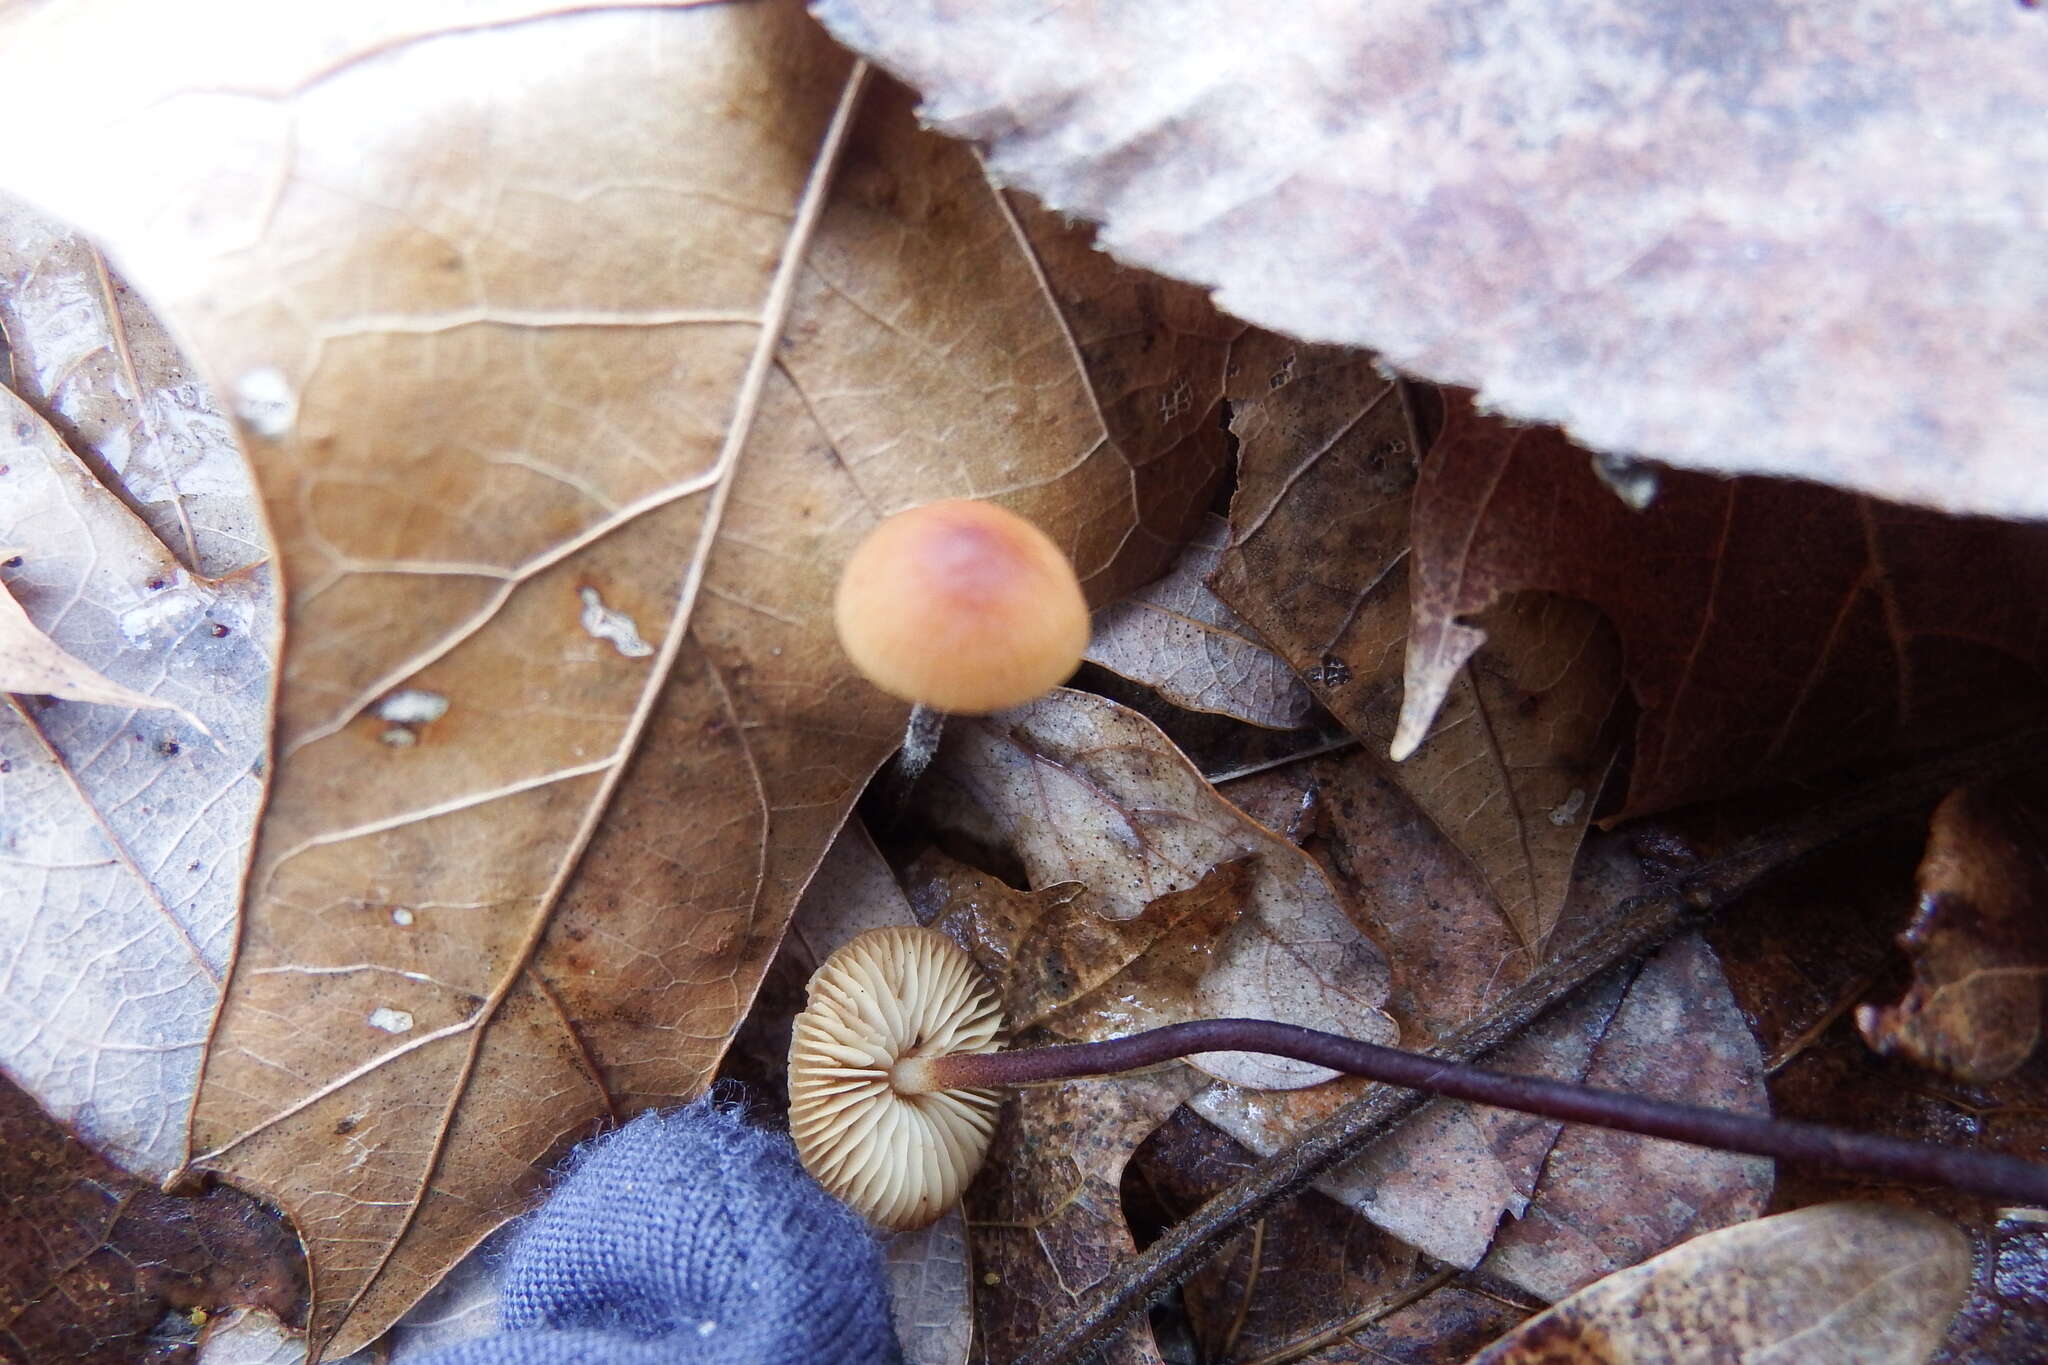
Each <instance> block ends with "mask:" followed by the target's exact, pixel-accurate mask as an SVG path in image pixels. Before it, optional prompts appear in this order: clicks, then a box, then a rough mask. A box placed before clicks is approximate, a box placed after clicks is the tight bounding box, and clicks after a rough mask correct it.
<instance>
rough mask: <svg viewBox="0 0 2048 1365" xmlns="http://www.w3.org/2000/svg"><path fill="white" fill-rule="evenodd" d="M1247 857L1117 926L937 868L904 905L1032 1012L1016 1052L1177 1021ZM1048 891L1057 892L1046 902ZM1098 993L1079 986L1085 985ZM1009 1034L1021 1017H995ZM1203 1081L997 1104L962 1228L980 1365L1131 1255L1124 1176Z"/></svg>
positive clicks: (1152, 1078) (1156, 1074)
mask: <svg viewBox="0 0 2048 1365" xmlns="http://www.w3.org/2000/svg"><path fill="white" fill-rule="evenodd" d="M1250 883H1251V877H1250V867H1249V865H1248V863H1247V861H1246V860H1243V859H1239V860H1236V861H1233V862H1229V863H1224V864H1222V865H1220V866H1218V867H1216V868H1214V869H1213V870H1211V871H1210V872H1209V873H1208V874H1207V875H1206V876H1204V877H1203V878H1202V879H1201V881H1199V882H1198V883H1196V884H1195V885H1194V886H1192V887H1189V888H1186V889H1184V890H1179V891H1169V892H1166V893H1165V894H1163V895H1161V896H1159V897H1158V898H1157V899H1155V900H1153V901H1152V902H1150V903H1149V904H1147V905H1145V906H1143V907H1142V908H1140V910H1139V912H1138V913H1137V914H1136V915H1134V916H1132V917H1131V918H1129V919H1127V920H1123V921H1121V922H1117V923H1113V924H1098V925H1094V926H1090V925H1087V924H1086V918H1087V917H1088V916H1089V915H1091V914H1093V913H1094V912H1092V911H1090V910H1088V909H1086V907H1085V901H1084V898H1083V897H1082V896H1079V895H1076V894H1075V889H1074V888H1072V887H1066V886H1061V887H1054V888H1047V889H1046V890H1045V891H1040V892H1028V891H1019V890H1017V889H1016V888H1013V887H1006V886H1004V885H1003V884H1002V883H1000V882H998V881H996V880H995V879H993V878H990V877H988V876H987V875H986V874H983V873H979V872H977V871H975V870H974V869H972V868H969V867H967V866H965V865H963V864H961V863H958V862H955V861H953V860H951V859H948V858H944V857H941V856H926V857H924V858H921V859H920V860H919V861H918V863H917V864H916V865H914V867H913V868H912V869H911V873H910V879H909V888H910V898H911V901H912V903H913V904H915V905H917V906H919V907H920V908H921V909H923V910H926V911H929V912H930V913H931V914H932V915H933V916H935V918H933V919H932V923H933V924H934V926H935V927H937V928H939V929H941V930H943V931H944V932H946V933H948V934H950V935H952V936H953V938H954V939H955V941H957V942H959V943H960V944H961V945H962V947H964V948H965V949H966V950H967V951H968V952H969V953H970V954H972V955H973V956H974V957H975V959H976V961H977V962H979V963H980V965H981V967H982V969H983V970H984V971H985V972H986V973H987V974H988V977H989V980H990V981H992V982H994V983H995V984H996V987H997V989H998V991H999V993H1000V994H1001V995H1002V997H1003V1000H1004V1002H1005V1011H1006V1014H1007V1013H1008V1010H1009V1008H1010V1006H1011V1004H1012V1002H1015V1003H1016V1004H1017V1005H1019V1006H1021V1007H1022V1008H1023V1009H1024V1010H1025V1011H1027V1012H1031V1011H1034V1010H1035V1011H1038V1012H1040V1013H1043V1011H1044V1010H1045V1008H1046V1007H1048V1006H1050V1005H1052V1004H1054V1003H1058V1004H1059V1005H1060V1007H1059V1008H1058V1009H1057V1010H1056V1011H1055V1012H1053V1013H1051V1014H1050V1015H1049V1016H1047V1017H1046V1018H1045V1019H1044V1022H1043V1024H1042V1025H1041V1026H1039V1027H1037V1028H1031V1027H1028V1026H1027V1027H1025V1028H1023V1029H1022V1030H1021V1033H1022V1036H1021V1037H1020V1038H1019V1040H1018V1041H1019V1042H1020V1043H1021V1044H1023V1045H1027V1046H1028V1045H1031V1044H1033V1043H1036V1042H1040V1041H1065V1040H1093V1039H1100V1038H1111V1037H1117V1036H1119V1035H1122V1034H1127V1033H1130V1032H1132V1031H1133V1030H1134V1029H1142V1028H1149V1027H1152V1026H1154V1025H1155V1024H1158V1023H1161V1022H1164V1020H1163V1019H1162V1018H1161V1017H1160V1016H1161V1015H1162V1014H1178V1015H1180V1016H1182V1017H1185V1016H1186V1014H1187V1013H1188V1012H1189V1010H1190V1007H1191V1003H1192V1001H1193V999H1194V996H1195V994H1196V992H1197V991H1198V989H1199V985H1200V981H1201V979H1202V976H1203V975H1204V974H1205V972H1206V969H1207V968H1208V966H1209V965H1210V962H1211V959H1212V955H1213V952H1214V945H1215V944H1216V943H1217V942H1219V941H1220V940H1221V939H1222V938H1223V936H1224V933H1225V932H1226V931H1227V930H1228V928H1229V927H1230V925H1231V924H1232V923H1233V922H1234V921H1236V920H1237V919H1238V918H1239V917H1240V916H1241V915H1243V914H1244V913H1245V912H1246V907H1247V902H1248V900H1249V899H1250V891H1251V885H1250ZM1049 893H1056V894H1049ZM1077 973H1079V974H1081V975H1083V976H1085V977H1086V978H1087V979H1088V980H1090V981H1092V982H1093V983H1094V984H1093V985H1092V987H1087V988H1085V989H1084V988H1082V987H1081V986H1080V979H1081V978H1080V976H1077ZM1005 1022H1006V1026H1007V1027H1010V1028H1013V1029H1015V1028H1017V1027H1018V1020H1017V1019H1014V1018H1010V1019H1006V1021H1005ZM1199 1083H1200V1078H1199V1076H1198V1074H1197V1073H1196V1072H1195V1071H1194V1070H1193V1069H1192V1068H1190V1067H1188V1066H1185V1065H1182V1064H1180V1063H1178V1062H1176V1063H1173V1064H1171V1065H1169V1066H1167V1067H1164V1068H1161V1069H1158V1070H1155V1071H1148V1072H1142V1073H1138V1074H1136V1075H1130V1076H1119V1077H1113V1078H1109V1079H1104V1080H1083V1081H1068V1082H1063V1083H1060V1084H1057V1085H1049V1086H1028V1087H1024V1088H1022V1089H1020V1090H1018V1091H1016V1092H1015V1093H1014V1094H1013V1095H1012V1096H1011V1097H1010V1100H1009V1102H1008V1103H1006V1105H1005V1106H1004V1110H1003V1114H1002V1117H1001V1119H1000V1120H999V1123H998V1126H997V1129H996V1135H995V1140H994V1142H993V1144H992V1145H991V1148H990V1152H989V1159H988V1166H987V1167H986V1168H985V1169H984V1171H983V1172H982V1174H981V1175H980V1177H978V1178H977V1179H976V1181H975V1183H974V1185H973V1186H972V1187H971V1188H970V1189H969V1190H968V1195H967V1210H968V1215H969V1217H968V1228H969V1231H970V1233H971V1235H972V1236H973V1239H974V1247H975V1268H976V1274H977V1278H978V1282H979V1283H980V1284H981V1285H982V1286H983V1289H984V1291H985V1292H984V1293H983V1294H982V1296H981V1298H980V1302H979V1310H980V1311H979V1315H978V1316H979V1321H980V1323H981V1325H982V1344H983V1350H984V1352H985V1355H986V1358H987V1359H990V1360H1011V1359H1014V1358H1016V1356H1017V1355H1019V1354H1020V1353H1021V1352H1022V1350H1023V1348H1024V1345H1025V1344H1026V1343H1028V1342H1029V1341H1031V1340H1033V1339H1034V1338H1036V1337H1037V1336H1038V1335H1039V1334H1040V1333H1042V1332H1043V1331H1044V1330H1045V1329H1046V1328H1047V1327H1048V1326H1050V1325H1051V1324H1052V1323H1053V1322H1055V1321H1057V1320H1058V1318H1059V1317H1060V1316H1061V1315H1062V1314H1063V1313H1065V1312H1067V1311H1069V1310H1070V1309H1071V1308H1072V1306H1073V1305H1074V1303H1075V1301H1076V1299H1077V1297H1078V1296H1079V1295H1080V1294H1081V1293H1082V1292H1083V1291H1085V1290H1086V1289H1087V1288H1088V1287H1089V1286H1090V1285H1093V1284H1095V1283H1096V1282H1097V1281H1098V1280H1100V1279H1101V1278H1102V1277H1103V1276H1104V1275H1105V1274H1106V1273H1108V1271H1109V1269H1110V1268H1111V1267H1112V1266H1114V1265H1115V1264H1116V1263H1117V1262H1118V1261H1119V1260H1122V1259H1123V1258H1125V1257H1128V1256H1129V1255H1130V1254H1131V1252H1132V1251H1133V1250H1135V1247H1134V1245H1133V1243H1132V1238H1131V1232H1130V1229H1129V1227H1128V1225H1127V1224H1126V1222H1125V1219H1124V1210H1123V1202H1122V1199H1121V1197H1120V1195H1119V1188H1120V1185H1121V1181H1122V1172H1123V1167H1124V1164H1125V1163H1126V1162H1127V1161H1128V1160H1129V1158H1130V1155H1131V1153H1132V1151H1133V1150H1135V1149H1136V1147H1137V1146H1138V1144H1139V1143H1140V1142H1142V1141H1143V1140H1144V1139H1145V1137H1146V1135H1147V1134H1149V1133H1150V1132H1151V1131H1152V1130H1153V1129H1154V1128H1156V1127H1157V1126H1158V1124H1159V1122H1160V1120H1162V1119H1164V1118H1165V1117H1166V1115H1167V1114H1169V1113H1171V1112H1172V1111H1173V1109H1174V1108H1175V1107H1176V1106H1178V1105H1179V1103H1180V1102H1181V1101H1182V1100H1183V1099H1185V1098H1186V1097H1187V1095H1188V1094H1189V1093H1190V1092H1192V1091H1193V1090H1194V1089H1195V1087H1196V1086H1197V1085H1198V1084H1199ZM1105 1358H1106V1359H1109V1360H1113V1361H1118V1362H1123V1363H1124V1365H1158V1362H1159V1359H1160V1358H1159V1355H1158V1353H1157V1351H1156V1349H1155V1348H1154V1346H1153V1343H1152V1341H1151V1338H1150V1334H1149V1333H1146V1332H1143V1331H1130V1332H1125V1333H1123V1334H1122V1335H1121V1336H1119V1337H1118V1338H1116V1340H1115V1341H1114V1342H1112V1343H1111V1344H1110V1345H1109V1347H1108V1348H1107V1351H1106V1357H1105Z"/></svg>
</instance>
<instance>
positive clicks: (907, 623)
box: [833, 498, 1088, 715]
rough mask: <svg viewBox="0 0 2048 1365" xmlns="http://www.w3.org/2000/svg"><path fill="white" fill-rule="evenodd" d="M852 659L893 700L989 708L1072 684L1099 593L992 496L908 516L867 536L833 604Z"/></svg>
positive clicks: (972, 710)
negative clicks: (1087, 591) (1091, 600)
mask: <svg viewBox="0 0 2048 1365" xmlns="http://www.w3.org/2000/svg"><path fill="white" fill-rule="evenodd" d="M833 622H834V624H835V625H836V626H837V628H838V631H839V642H840V644H841V645H842V646H844V648H845V650H846V656H847V658H848V659H850V660H852V662H853V666H854V667H855V668H857V669H859V670H860V672H861V674H862V675H863V676H864V677H866V678H867V679H868V681H869V682H872V683H874V684H875V686H877V687H879V688H881V689H882V690H883V691H884V692H887V693H889V694H891V695H892V696H896V697H901V698H902V699H903V700H905V701H913V702H920V703H922V704H924V705H926V706H932V707H936V708H938V709H939V710H941V711H953V712H958V713H961V714H964V715H978V714H984V713H986V712H990V711H1000V710H1003V709H1004V708H1005V707H1010V706H1019V705H1022V704H1023V703H1025V702H1027V701H1030V700H1032V699H1033V698H1034V697H1038V696H1042V695H1043V694H1044V693H1046V692H1048V691H1050V690H1051V689H1052V688H1054V687H1057V686H1058V685H1059V684H1060V683H1062V682H1064V681H1065V680H1066V678H1067V676H1068V675H1069V674H1071V673H1072V672H1073V671H1074V669H1075V668H1076V667H1078V666H1079V665H1080V662H1081V653H1082V651H1083V650H1085V649H1087V648H1088V601H1087V599H1086V598H1085V597H1084V596H1083V595H1082V592H1081V582H1080V580H1079V579H1078V578H1076V577H1075V576H1074V566H1073V564H1072V563H1071V562H1069V561H1068V559H1067V556H1066V555H1065V554H1064V553H1063V552H1062V551H1061V550H1060V548H1059V546H1057V545H1055V544H1054V543H1053V541H1052V539H1051V537H1049V536H1047V535H1046V534H1045V532H1044V531H1041V530H1040V529H1039V528H1038V527H1036V526H1034V525H1032V524H1031V523H1030V522H1028V521H1026V520H1025V519H1024V518H1023V517H1020V516H1018V515H1017V514H1016V513H1015V512H1012V511H1010V510H1008V509H1007V508H1004V507H999V506H997V505H996V504H995V503H992V502H976V501H973V500H971V499H965V498H954V499H949V500H947V501H945V502H933V503H926V504H925V505H923V506H921V507H913V508H910V509H908V510H907V511H903V512H898V513H897V514H896V515H894V516H892V517H890V518H888V519H887V520H886V521H884V522H882V523H881V524H880V525H879V526H876V527H875V528H874V530H872V531H871V532H869V533H868V536H867V538H866V539H865V540H863V541H862V542H861V543H860V546H859V547H858V548H857V549H855V550H854V552H853V554H852V556H851V557H850V558H849V559H848V560H847V562H846V568H845V570H844V571H843V573H842V574H841V575H840V579H839V589H838V593H837V595H836V596H835V598H834V600H833Z"/></svg>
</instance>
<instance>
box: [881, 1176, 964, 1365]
mask: <svg viewBox="0 0 2048 1365" xmlns="http://www.w3.org/2000/svg"><path fill="white" fill-rule="evenodd" d="M882 1256H883V1259H884V1262H885V1264H886V1268H887V1271H888V1276H889V1312H890V1315H891V1317H892V1318H893V1319H894V1321H895V1323H896V1340H897V1341H899V1342H901V1343H902V1345H903V1359H904V1360H905V1361H906V1362H908V1365H966V1360H967V1351H968V1347H969V1346H970V1345H972V1344H973V1341H974V1291H973V1288H972V1285H971V1280H970V1276H971V1275H972V1273H973V1266H972V1265H971V1264H970V1262H969V1260H968V1255H967V1224H966V1221H965V1219H964V1218H963V1217H962V1216H961V1213H960V1210H959V1209H952V1210H950V1211H948V1212H947V1214H946V1216H945V1217H943V1218H941V1219H939V1221H938V1222H936V1223H933V1224H932V1225H931V1226H930V1227H924V1228H919V1229H918V1230H917V1231H916V1232H899V1233H897V1234H896V1235H895V1236H893V1237H891V1238H890V1239H889V1240H888V1243H887V1244H886V1245H884V1246H883V1248H882Z"/></svg>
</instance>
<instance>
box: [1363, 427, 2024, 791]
mask: <svg viewBox="0 0 2048 1365" xmlns="http://www.w3.org/2000/svg"><path fill="white" fill-rule="evenodd" d="M1413 536H1414V545H1415V567H1414V582H1415V588H1414V628H1413V630H1412V632H1411V633H1410V635H1409V637H1408V657H1407V668H1406V677H1407V684H1406V693H1405V695H1404V697H1403V699H1402V707H1401V721H1400V727H1399V731H1398V733H1397V734H1396V736H1395V739H1394V744H1393V750H1394V752H1395V753H1396V754H1400V753H1402V752H1405V751H1406V750H1407V749H1408V748H1409V747H1411V746H1412V745H1413V744H1414V743H1415V742H1416V741H1417V740H1418V739H1420V737H1421V736H1422V735H1423V733H1424V732H1425V730H1426V729H1427V727H1428V726H1429V725H1430V723H1431V718H1432V717H1433V716H1435V714H1436V711H1437V707H1438V704H1439V703H1440V702H1441V701H1442V699H1443V698H1444V696H1445V694H1446V690H1447V689H1448V688H1449V687H1450V686H1451V685H1452V684H1453V683H1454V682H1456V681H1457V680H1458V679H1459V678H1460V677H1461V673H1460V670H1461V669H1462V668H1463V667H1464V665H1465V662H1466V660H1467V659H1469V658H1471V656H1472V652H1473V650H1474V649H1475V648H1477V647H1478V646H1480V645H1481V644H1482V643H1484V641H1485V639H1486V628H1485V624H1484V623H1479V622H1468V621H1467V620H1466V618H1469V617H1472V616H1473V615H1474V614H1475V613H1478V612H1482V611H1484V610H1485V609H1486V608H1488V607H1490V606H1492V605H1493V604H1494V603H1495V602H1497V601H1499V600H1500V598H1501V597H1502V595H1503V594H1506V593H1511V592H1516V591H1522V590H1531V589H1534V590H1542V591H1550V592H1560V593H1565V594H1569V595H1571V596H1574V597H1578V598H1582V599H1584V600H1585V601H1588V602H1591V603H1592V604H1593V605H1594V606H1596V607H1598V608H1599V609H1600V610H1601V611H1602V612H1604V613H1605V614H1606V615H1607V617H1608V619H1609V620H1611V621H1612V622H1613V623H1614V625H1615V628H1616V629H1617V630H1618V631H1619V633H1620V636H1621V643H1622V649H1623V651H1624V653H1625V654H1626V656H1627V671H1628V679H1629V683H1630V686H1631V687H1632V688H1633V689H1634V691H1635V695H1636V699H1637V701H1638V702H1640V703H1641V706H1642V716H1641V719H1640V721H1639V722H1638V724H1637V728H1636V737H1635V756H1634V765H1633V768H1632V770H1631V779H1630V786H1629V799H1628V810H1627V812H1626V813H1629V814H1633V813H1639V812H1642V811H1649V810H1660V809H1664V808H1666V807H1670V806H1673V805H1677V804H1679V803H1681V802H1683V801H1686V800H1690V799H1696V798H1699V797H1701V796H1705V795H1709V794H1713V793H1718V792H1725V791H1729V790H1732V789H1735V788H1738V787H1741V786H1744V785H1750V784H1755V783H1760V782H1765V781H1769V780H1773V779H1779V778H1788V777H1794V776H1801V775H1805V774H1810V773H1813V772H1816V771H1819V770H1821V769H1823V768H1826V767H1828V766H1831V765H1834V764H1838V763H1841V762H1843V761H1845V760H1846V759H1848V758H1850V757H1854V756H1871V755H1880V754H1891V753H1897V752H1900V751H1902V750H1906V749H1913V750H1925V749H1929V748H1933V747H1937V746H1939V745H1941V744H1943V743H1952V742H1954V741H1955V740H1957V739H1959V738H1961V737H1962V736H1965V735H1969V734H1977V733H1983V732H1984V731H1986V730H1987V729H1990V728H1992V727H1995V726H1997V725H1998V724H2000V723H2001V722H2010V721H2011V720H2012V719H2013V718H2014V717H2016V716H2020V715H2028V714H2039V713H2040V711H2041V710H2042V701H2041V698H2042V696H2043V695H2044V693H2043V680H2044V678H2048V592H2044V591H2043V589H2044V587H2048V530H2044V529H2043V528H2041V527H2035V526H2024V525H2015V524H2013V523H2010V522H2000V521H1991V520H1984V519H1965V518H1947V517H1941V516H1937V515H1935V514H1934V513H1931V512H1923V511H1919V510H1916V509H1913V508H1907V507H1899V506H1895V505H1891V504H1886V503H1879V502H1873V501H1870V500H1868V499H1864V498H1857V497H1852V496H1850V495H1848V494H1845V493H1838V492H1834V491H1833V490H1830V489H1825V488H1818V487H1815V486H1813V485H1811V484H1802V483H1792V482H1786V481H1780V480H1766V479H1736V480H1725V479H1714V478H1708V477H1706V476H1704V475H1698V474H1685V473H1670V474H1667V475H1665V476H1664V478H1663V479H1662V481H1661V483H1660V487H1659V491H1658V494H1657V498H1656V501H1655V502H1654V503H1653V504H1652V505H1651V506H1650V507H1649V508H1647V509H1646V510H1644V511H1640V512H1638V511H1635V510H1633V509H1631V508H1629V507H1628V506H1626V505H1624V504H1623V503H1622V502H1621V500H1620V499H1618V498H1616V497H1615V496H1614V494H1613V492H1612V491H1610V490H1609V489H1608V488H1607V487H1606V486H1605V485H1604V484H1603V483H1602V482H1601V481H1600V480H1599V479H1598V478H1597V477H1596V476H1595V475H1594V473H1593V470H1592V468H1591V466H1590V464H1589V463H1588V460H1587V457H1586V454H1585V452H1584V451H1582V450H1580V449H1578V448H1577V447H1575V446H1573V445H1571V444H1570V442H1568V441H1567V440H1565V439H1564V437H1563V436H1562V435H1560V434H1559V433H1558V432H1556V431H1555V430H1552V429H1548V428H1519V427H1513V426H1510V425H1508V424H1506V423H1504V422H1501V421H1498V420H1497V419H1494V418H1489V417H1484V416H1481V415H1479V414H1478V413H1477V412H1476V411H1474V409H1473V408H1472V405H1471V403H1470V402H1469V401H1468V400H1467V399H1465V398H1463V397H1460V396H1458V395H1456V394H1448V395H1446V421H1445V425H1444V429H1443V434H1442V436H1441V437H1440V438H1439V440H1438V441H1437V443H1436V446H1435V447H1434V449H1433V450H1432V452H1431V454H1430V458H1429V460H1428V462H1427V463H1426V464H1425V465H1424V466H1423V470H1422V476H1421V480H1420V483H1419V485H1418V487H1417V492H1416V505H1415V515H1414V528H1413ZM1987 583H1996V584H1998V585H2000V590H1999V591H1996V592H1987V591H1985V590H1984V585H1985V584H1987ZM1617 818H1619V817H1617Z"/></svg>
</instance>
